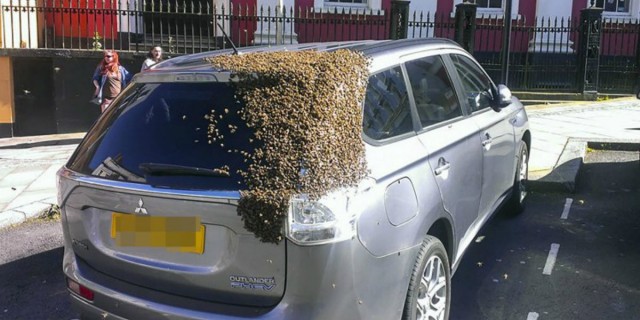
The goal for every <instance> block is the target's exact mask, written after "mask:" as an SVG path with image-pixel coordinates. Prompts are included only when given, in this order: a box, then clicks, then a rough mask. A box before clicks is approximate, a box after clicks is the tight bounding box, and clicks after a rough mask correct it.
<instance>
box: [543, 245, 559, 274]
mask: <svg viewBox="0 0 640 320" xmlns="http://www.w3.org/2000/svg"><path fill="white" fill-rule="evenodd" d="M559 249H560V245H559V244H557V243H552V244H551V250H549V256H548V257H547V263H545V265H544V270H542V274H545V275H551V271H553V265H555V264H556V257H557V256H558V250H559Z"/></svg>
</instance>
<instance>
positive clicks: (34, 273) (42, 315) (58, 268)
mask: <svg viewBox="0 0 640 320" xmlns="http://www.w3.org/2000/svg"><path fill="white" fill-rule="evenodd" d="M62 255H63V249H62V248H57V249H53V250H49V251H45V252H42V253H39V254H36V255H32V256H29V257H26V258H22V259H19V260H15V261H12V262H8V263H5V264H3V265H0V288H2V289H1V290H0V319H72V318H76V317H77V314H76V313H74V312H73V311H72V310H71V304H70V302H69V293H68V292H67V289H66V286H65V278H64V274H63V273H62Z"/></svg>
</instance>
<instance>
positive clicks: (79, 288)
mask: <svg viewBox="0 0 640 320" xmlns="http://www.w3.org/2000/svg"><path fill="white" fill-rule="evenodd" d="M67 287H69V289H70V290H71V291H73V293H75V294H77V295H79V296H81V297H83V298H85V299H87V300H89V301H93V291H91V290H89V288H87V287H85V286H83V285H81V284H79V283H77V282H75V281H73V280H71V279H69V278H67Z"/></svg>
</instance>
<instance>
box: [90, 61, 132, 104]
mask: <svg viewBox="0 0 640 320" xmlns="http://www.w3.org/2000/svg"><path fill="white" fill-rule="evenodd" d="M130 78H131V75H130V74H129V72H128V71H127V69H125V68H124V67H123V66H121V65H120V59H119V58H118V53H117V52H115V50H105V51H104V59H103V60H102V62H100V63H99V64H98V67H97V68H96V70H95V72H94V73H93V85H94V86H95V87H96V91H95V92H94V96H95V97H98V98H101V99H102V104H100V111H102V112H104V111H105V110H106V109H107V108H108V107H109V104H111V101H112V100H113V99H114V98H115V97H116V96H117V95H118V94H120V91H122V89H124V87H126V86H127V83H128V82H129V80H130Z"/></svg>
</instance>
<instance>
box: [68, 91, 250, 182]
mask: <svg viewBox="0 0 640 320" xmlns="http://www.w3.org/2000/svg"><path fill="white" fill-rule="evenodd" d="M241 108H242V102H241V101H240V99H239V97H238V96H237V95H236V92H235V88H234V85H233V84H232V83H217V82H200V83H145V84H134V85H133V86H132V87H131V88H128V90H126V91H125V92H124V93H123V96H122V97H120V99H118V101H117V102H116V103H115V104H113V105H112V106H111V107H110V109H109V111H107V114H105V115H104V116H103V117H102V118H100V120H99V121H98V122H97V123H96V124H95V125H94V127H93V128H92V130H90V132H89V133H88V134H87V136H86V138H85V139H84V141H83V142H82V144H81V145H80V146H79V147H78V150H77V151H76V152H75V154H74V155H73V157H72V158H71V159H70V160H69V163H68V166H69V168H70V169H71V170H74V171H77V172H80V173H84V174H87V175H93V176H99V177H103V178H105V179H112V180H121V181H128V182H135V183H143V184H149V185H153V186H156V187H166V188H175V189H198V190H238V189H240V188H244V187H245V186H244V185H243V180H242V177H241V176H240V175H239V174H238V173H237V170H244V169H245V168H246V165H247V164H246V163H245V161H244V157H243V156H242V154H241V153H242V151H248V152H251V150H252V148H251V147H252V144H255V142H250V141H253V139H252V137H253V132H252V131H251V130H250V129H249V128H247V126H246V125H245V124H244V122H243V121H242V119H241V116H240V115H239V110H241ZM214 122H215V127H213V126H212V123H214ZM215 129H218V132H217V134H215ZM221 172H228V176H225V174H222V173H221Z"/></svg>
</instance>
